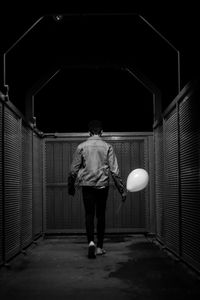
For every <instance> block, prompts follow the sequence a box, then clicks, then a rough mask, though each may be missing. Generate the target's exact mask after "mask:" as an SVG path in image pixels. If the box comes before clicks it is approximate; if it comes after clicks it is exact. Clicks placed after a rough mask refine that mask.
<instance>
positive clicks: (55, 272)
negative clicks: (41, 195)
mask: <svg viewBox="0 0 200 300" xmlns="http://www.w3.org/2000/svg"><path fill="white" fill-rule="evenodd" d="M105 248H106V250H107V253H106V255H105V256H101V257H97V258H96V259H92V260H89V259H88V258H87V244H86V238H85V237H84V236H67V237H66V236H65V237H55V236H54V237H48V238H45V239H44V240H42V239H41V240H39V241H38V245H32V246H31V247H29V248H28V251H27V255H19V256H18V257H16V258H15V259H13V260H12V261H11V262H10V267H9V268H5V267H2V268H1V269H0V291H1V292H0V298H1V300H8V299H20V300H23V299H24V300H25V299H26V300H32V299H34V300H40V299H43V300H44V299H48V300H52V299H55V300H60V299H67V300H71V299H73V300H76V299H78V300H80V299H83V298H84V300H87V299H94V300H99V299H101V300H102V299H104V300H107V299H109V300H112V299H115V300H124V299H126V300H129V299H145V300H148V299H153V300H157V299H159V300H160V299H162V300H164V299H168V300H169V299H170V298H172V297H174V298H176V299H181V300H184V299H187V300H194V299H200V298H199V297H200V281H199V278H198V276H197V274H196V273H194V272H193V271H192V270H190V269H188V268H187V267H186V266H185V265H183V264H181V263H180V262H178V261H176V260H174V259H173V258H172V257H171V256H169V255H168V254H167V253H166V252H163V251H161V250H160V248H159V246H158V245H157V244H156V243H155V242H153V241H152V239H148V238H146V237H145V236H143V235H111V236H107V237H106V239H105Z"/></svg>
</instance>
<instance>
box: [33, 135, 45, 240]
mask: <svg viewBox="0 0 200 300" xmlns="http://www.w3.org/2000/svg"><path fill="white" fill-rule="evenodd" d="M32 210H33V216H32V220H33V238H35V237H36V236H38V235H40V234H41V233H42V231H43V228H42V226H43V220H42V219H43V142H42V140H41V138H40V137H39V136H38V135H37V134H36V133H33V208H32Z"/></svg>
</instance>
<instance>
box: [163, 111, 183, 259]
mask: <svg viewBox="0 0 200 300" xmlns="http://www.w3.org/2000/svg"><path fill="white" fill-rule="evenodd" d="M178 155H179V152H178V116H177V109H176V107H175V108H174V109H173V110H172V111H171V112H170V114H168V116H167V117H166V118H165V121H164V170H165V175H164V179H165V184H164V194H165V196H164V232H165V233H164V234H165V242H166V245H167V247H169V248H170V249H171V250H173V251H174V252H175V253H176V254H178V253H179V246H180V245H179V234H180V231H179V230H180V228H179V219H180V216H179V210H180V201H179V199H180V198H179V178H178V176H179V170H178V168H179V165H178V161H179V160H178Z"/></svg>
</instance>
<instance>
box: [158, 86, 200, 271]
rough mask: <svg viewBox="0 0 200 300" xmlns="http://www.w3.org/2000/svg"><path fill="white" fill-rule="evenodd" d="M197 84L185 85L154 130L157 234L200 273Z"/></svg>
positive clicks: (199, 136) (199, 177)
mask: <svg viewBox="0 0 200 300" xmlns="http://www.w3.org/2000/svg"><path fill="white" fill-rule="evenodd" d="M199 98H200V91H199V83H198V81H194V82H191V83H189V84H188V85H187V86H185V87H184V89H183V90H182V91H181V92H180V94H179V95H178V96H177V97H176V98H175V99H174V101H173V102H172V103H171V104H170V105H169V107H168V108H167V109H166V111H165V112H164V114H163V116H162V118H161V120H160V122H159V123H157V124H156V125H155V128H154V147H155V195H156V197H155V207H156V236H157V239H158V240H159V241H160V242H161V243H162V244H163V245H164V247H166V248H168V249H169V250H171V251H172V252H173V253H174V254H175V255H176V256H178V257H179V258H180V259H182V260H184V261H185V262H186V263H188V264H190V265H191V266H192V267H193V268H195V269H197V270H198V271H200V255H199V253H200V239H199V229H200V202H199V199H200V172H199V170H200V150H199V149H200V121H199V112H198V102H199Z"/></svg>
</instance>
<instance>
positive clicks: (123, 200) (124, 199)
mask: <svg viewBox="0 0 200 300" xmlns="http://www.w3.org/2000/svg"><path fill="white" fill-rule="evenodd" d="M125 201H126V192H123V193H122V202H125Z"/></svg>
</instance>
